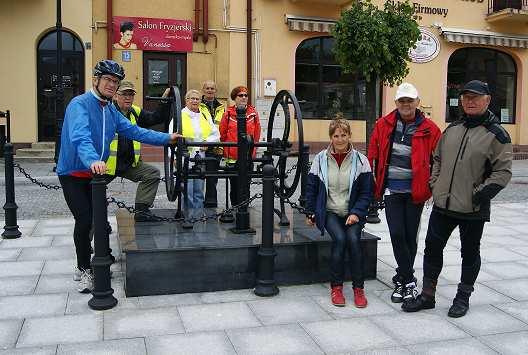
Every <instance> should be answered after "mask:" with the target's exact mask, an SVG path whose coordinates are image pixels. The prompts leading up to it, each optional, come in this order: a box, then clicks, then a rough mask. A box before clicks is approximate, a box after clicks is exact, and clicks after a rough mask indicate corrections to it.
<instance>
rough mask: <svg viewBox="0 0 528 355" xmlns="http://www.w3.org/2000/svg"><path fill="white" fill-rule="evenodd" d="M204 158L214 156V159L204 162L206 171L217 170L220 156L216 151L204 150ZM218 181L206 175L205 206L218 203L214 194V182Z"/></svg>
mask: <svg viewBox="0 0 528 355" xmlns="http://www.w3.org/2000/svg"><path fill="white" fill-rule="evenodd" d="M205 157H206V158H215V160H207V161H206V162H205V169H206V171H218V168H219V167H220V159H221V158H222V157H221V156H219V155H218V154H216V153H213V152H210V151H206V152H205ZM217 183H218V178H216V177H208V178H206V179H205V201H204V204H205V206H206V207H207V206H211V207H212V206H216V205H218V199H217V194H216V184H217Z"/></svg>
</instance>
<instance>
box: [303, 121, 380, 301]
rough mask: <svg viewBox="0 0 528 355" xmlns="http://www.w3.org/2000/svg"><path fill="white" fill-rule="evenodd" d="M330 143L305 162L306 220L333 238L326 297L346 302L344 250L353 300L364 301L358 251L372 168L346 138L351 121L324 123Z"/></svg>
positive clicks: (361, 270) (370, 195) (365, 214)
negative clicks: (309, 166)
mask: <svg viewBox="0 0 528 355" xmlns="http://www.w3.org/2000/svg"><path fill="white" fill-rule="evenodd" d="M328 131H329V135H330V145H329V146H328V148H327V149H325V150H323V151H321V152H319V153H318V154H317V155H316V156H315V158H314V160H313V162H312V166H311V168H310V172H309V174H308V183H307V186H306V209H307V210H308V211H311V213H312V214H310V215H309V216H308V218H307V220H306V222H307V223H308V225H311V226H313V225H317V227H318V228H319V230H320V231H321V235H322V234H323V233H324V230H325V229H326V231H327V232H328V234H330V237H331V238H332V250H331V256H330V279H331V283H330V285H331V301H332V304H333V305H334V306H338V307H343V306H345V297H344V296H343V279H344V277H345V275H344V274H345V254H346V252H348V253H349V260H350V264H349V265H348V266H349V268H350V274H351V276H352V286H353V291H354V303H355V305H356V307H358V308H364V307H366V306H367V299H366V297H365V293H364V290H363V284H364V283H363V257H362V251H361V245H360V239H361V230H362V229H363V226H364V225H365V218H366V216H367V210H368V206H369V204H370V201H371V199H372V191H373V186H372V182H373V180H372V171H371V169H370V165H369V162H368V159H367V157H365V156H364V155H363V154H361V153H359V152H358V151H357V150H355V149H354V148H353V147H352V144H351V143H350V125H349V123H348V122H347V121H346V120H344V119H335V120H333V121H332V122H331V123H330V127H329V130H328Z"/></svg>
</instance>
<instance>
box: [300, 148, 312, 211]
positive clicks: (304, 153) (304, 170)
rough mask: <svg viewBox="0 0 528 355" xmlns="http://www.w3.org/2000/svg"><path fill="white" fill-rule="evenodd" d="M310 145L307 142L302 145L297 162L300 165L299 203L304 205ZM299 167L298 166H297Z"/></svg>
mask: <svg viewBox="0 0 528 355" xmlns="http://www.w3.org/2000/svg"><path fill="white" fill-rule="evenodd" d="M309 162H310V146H309V145H308V144H305V145H303V147H302V152H301V157H300V159H299V163H300V164H302V166H301V196H299V205H301V206H302V207H304V205H305V204H306V184H307V183H308V173H309V172H310V166H309V165H308V163H309ZM297 169H299V167H297Z"/></svg>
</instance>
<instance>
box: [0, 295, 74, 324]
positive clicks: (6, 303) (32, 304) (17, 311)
mask: <svg viewBox="0 0 528 355" xmlns="http://www.w3.org/2000/svg"><path fill="white" fill-rule="evenodd" d="M66 296H67V295H66V294H65V293H64V294H51V295H29V296H6V297H0V318H2V319H7V318H19V319H20V318H33V317H44V316H51V315H59V314H64V310H65V309H66Z"/></svg>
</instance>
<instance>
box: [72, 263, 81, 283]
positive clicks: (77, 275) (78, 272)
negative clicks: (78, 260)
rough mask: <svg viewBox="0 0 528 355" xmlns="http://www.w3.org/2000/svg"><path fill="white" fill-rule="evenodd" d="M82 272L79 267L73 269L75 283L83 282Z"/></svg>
mask: <svg viewBox="0 0 528 355" xmlns="http://www.w3.org/2000/svg"><path fill="white" fill-rule="evenodd" d="M81 275H82V271H81V269H79V268H78V267H77V266H75V267H74V268H73V281H81Z"/></svg>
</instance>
